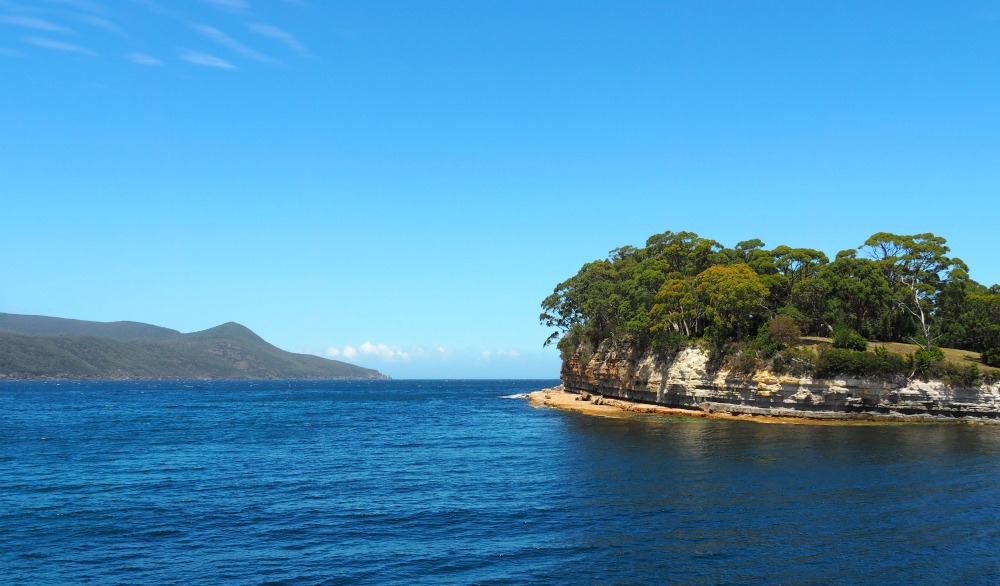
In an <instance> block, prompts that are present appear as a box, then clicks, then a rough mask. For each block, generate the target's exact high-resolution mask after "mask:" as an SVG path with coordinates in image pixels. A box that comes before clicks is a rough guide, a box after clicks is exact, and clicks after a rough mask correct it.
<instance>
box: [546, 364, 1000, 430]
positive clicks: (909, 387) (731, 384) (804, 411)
mask: <svg viewBox="0 0 1000 586" xmlns="http://www.w3.org/2000/svg"><path fill="white" fill-rule="evenodd" d="M561 377H562V381H563V386H564V387H565V389H566V390H567V391H570V392H577V393H584V392H585V393H591V394H596V395H601V396H603V397H613V398H617V399H625V400H629V401H636V402H642V403H652V404H657V405H663V406H667V407H677V408H684V409H692V410H697V411H707V412H711V413H731V414H734V415H766V416H777V417H804V418H811V419H844V420H888V421H943V420H949V421H953V420H956V419H958V420H962V419H967V420H970V421H994V422H1000V383H998V384H992V385H985V384H984V385H981V386H978V387H956V386H952V385H948V384H945V383H943V382H940V381H922V380H917V379H908V378H906V377H903V376H899V377H896V378H892V379H865V378H855V377H838V378H831V379H820V378H811V377H793V376H785V375H775V374H773V373H770V372H766V371H758V372H756V373H754V374H753V375H748V376H741V375H737V374H735V373H733V372H731V371H729V370H725V369H723V370H717V371H712V370H711V369H710V368H709V363H708V354H707V353H706V352H705V351H703V350H701V349H699V348H687V349H684V350H682V351H680V352H679V353H678V354H677V355H675V356H674V357H672V358H670V359H662V358H659V357H657V356H656V355H653V354H651V353H647V354H643V355H638V356H636V355H632V354H630V353H626V352H616V351H613V350H610V349H609V348H608V347H607V346H606V345H605V346H602V347H601V348H600V349H599V350H598V351H597V352H596V353H594V356H593V357H592V358H591V359H590V360H589V361H588V362H587V363H586V364H581V361H580V359H579V356H578V355H576V356H573V357H572V358H570V359H569V360H566V361H564V362H563V366H562V373H561Z"/></svg>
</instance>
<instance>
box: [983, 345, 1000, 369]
mask: <svg viewBox="0 0 1000 586" xmlns="http://www.w3.org/2000/svg"><path fill="white" fill-rule="evenodd" d="M980 357H981V359H982V361H983V364H985V365H987V366H996V367H1000V348H989V349H987V350H983V352H982V354H980Z"/></svg>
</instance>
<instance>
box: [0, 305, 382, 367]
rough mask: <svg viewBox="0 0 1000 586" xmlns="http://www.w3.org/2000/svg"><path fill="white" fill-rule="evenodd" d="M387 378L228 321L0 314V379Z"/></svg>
mask: <svg viewBox="0 0 1000 586" xmlns="http://www.w3.org/2000/svg"><path fill="white" fill-rule="evenodd" d="M387 378H388V377H387V376H386V375H384V374H382V373H380V372H378V371H377V370H372V369H370V368H363V367H360V366H356V365H354V364H348V363H346V362H341V361H339V360H329V359H326V358H321V357H319V356H312V355H309V354H296V353H292V352H286V351H284V350H281V349H280V348H277V347H275V346H273V345H271V344H269V343H267V342H266V341H264V340H263V339H262V338H261V337H260V336H258V335H257V334H255V333H254V332H253V331H251V330H250V329H248V328H247V327H245V326H242V325H240V324H238V323H234V322H229V323H225V324H222V325H220V326H216V327H214V328H209V329H207V330H204V331H200V332H193V333H188V334H182V333H181V332H179V331H177V330H173V329H169V328H164V327H160V326H154V325H150V324H144V323H139V322H131V321H119V322H94V321H84V320H75V319H64V318H56V317H47V316H38V315H18V314H10V313H0V381H3V380H171V379H173V380H250V379H253V380H333V379H387Z"/></svg>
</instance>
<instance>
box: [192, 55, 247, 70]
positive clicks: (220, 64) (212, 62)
mask: <svg viewBox="0 0 1000 586" xmlns="http://www.w3.org/2000/svg"><path fill="white" fill-rule="evenodd" d="M181 59H183V60H184V61H187V62H188V63H193V64H194V65H201V66H203V67H214V68H215V69H237V67H236V66H235V65H233V64H232V63H230V62H228V61H226V60H225V59H220V58H219V57H216V56H215V55H208V54H207V53H199V52H197V51H184V52H183V53H181Z"/></svg>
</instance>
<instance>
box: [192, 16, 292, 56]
mask: <svg viewBox="0 0 1000 586" xmlns="http://www.w3.org/2000/svg"><path fill="white" fill-rule="evenodd" d="M193 28H194V30H196V31H198V32H199V33H201V34H202V35H204V36H205V37H206V38H208V39H210V40H212V41H215V42H216V43H218V44H220V45H222V46H224V47H227V48H229V49H231V50H233V51H235V52H236V53H239V54H240V55H242V56H244V57H247V58H248V59H254V60H256V61H260V62H262V63H274V59H271V58H270V57H268V56H267V55H262V54H261V53H258V52H257V51H255V50H253V49H251V48H250V47H247V46H246V45H244V44H243V43H241V42H239V41H237V40H236V39H234V38H233V37H231V36H229V35H227V34H226V33H224V32H222V31H220V30H219V29H217V28H214V27H210V26H207V25H204V24H196V25H194V27H193Z"/></svg>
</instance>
